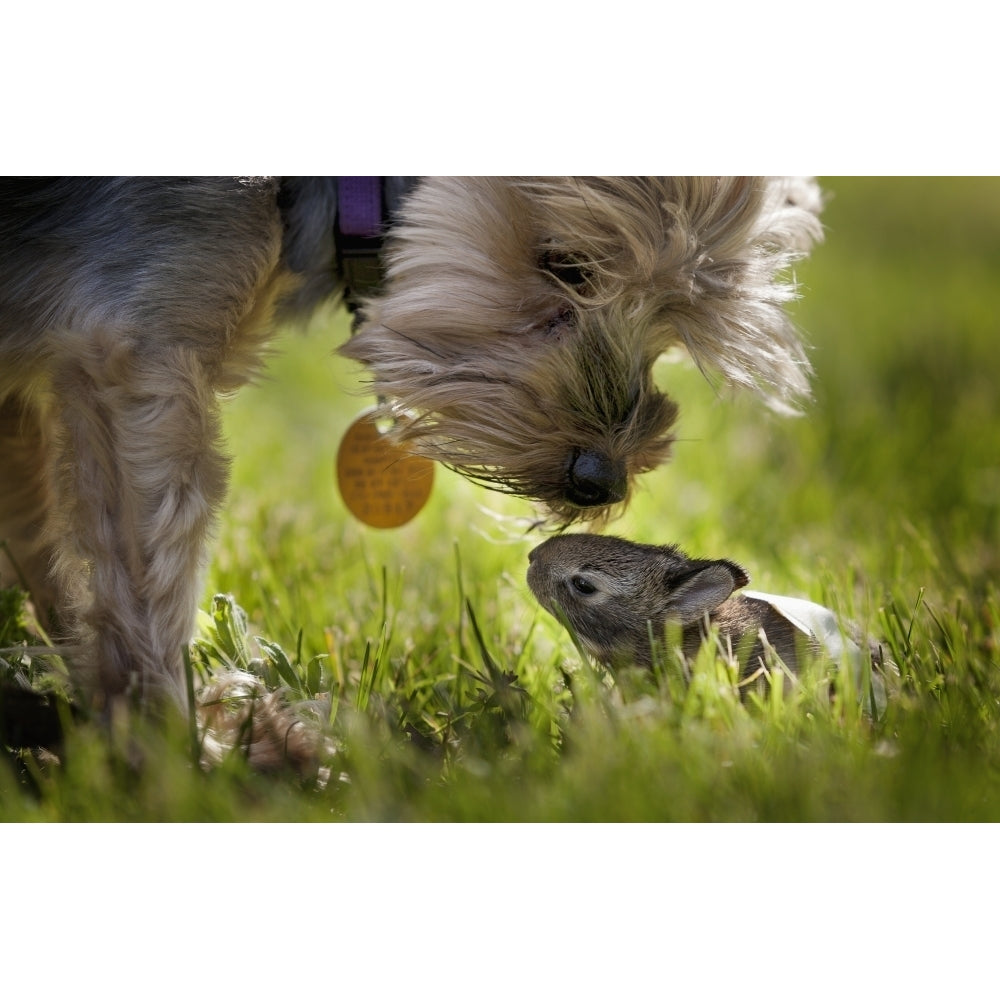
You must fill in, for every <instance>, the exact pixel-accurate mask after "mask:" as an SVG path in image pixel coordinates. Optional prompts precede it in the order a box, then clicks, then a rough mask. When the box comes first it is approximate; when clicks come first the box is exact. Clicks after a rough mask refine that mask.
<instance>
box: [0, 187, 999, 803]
mask: <svg viewBox="0 0 1000 1000" xmlns="http://www.w3.org/2000/svg"><path fill="white" fill-rule="evenodd" d="M823 183H824V187H825V188H826V190H827V192H828V197H829V202H828V207H827V211H826V213H825V220H824V221H825V225H826V231H827V236H826V241H825V243H824V244H823V245H821V246H820V247H819V248H818V249H817V250H816V252H815V254H814V255H813V257H812V258H811V259H810V260H809V261H807V262H804V263H803V264H801V265H800V266H799V268H798V273H797V277H798V281H799V283H800V285H801V288H802V293H803V295H802V298H801V300H800V301H799V302H797V303H796V304H795V306H794V307H793V310H794V315H795V319H796V322H797V323H798V324H799V326H801V327H802V329H803V330H804V331H805V332H806V334H807V337H808V340H809V342H810V343H811V345H812V351H811V356H812V359H813V362H814V365H815V369H816V379H815V396H814V399H813V400H812V402H811V403H810V404H809V405H808V407H807V408H806V410H805V413H804V414H803V415H802V416H801V417H798V418H787V417H781V416H775V415H772V414H770V413H769V412H768V411H766V410H765V409H764V408H763V407H762V406H761V405H760V404H759V403H758V402H757V401H756V400H755V399H753V398H749V397H746V396H743V395H739V394H734V393H732V392H730V391H728V390H726V389H725V388H724V387H722V386H720V385H716V384H710V383H709V382H708V381H706V380H705V379H704V378H703V377H702V376H701V375H700V374H699V373H698V372H696V371H695V370H694V369H693V368H692V367H691V366H690V365H689V364H687V363H686V362H685V361H684V360H683V359H681V358H666V359H664V360H663V361H662V362H661V364H660V366H659V369H658V373H657V374H658V380H659V381H660V383H661V384H662V385H663V386H664V387H667V388H669V391H670V392H671V394H672V395H673V396H674V398H675V399H677V400H678V401H679V403H680V405H681V420H680V424H679V428H678V435H679V441H678V443H677V445H676V448H675V455H674V460H673V461H672V463H671V464H670V465H668V466H666V467H664V468H662V469H660V470H658V471H657V472H655V473H651V474H649V475H647V476H646V477H645V478H644V481H643V483H642V486H641V490H640V492H639V494H638V495H637V496H636V498H635V500H634V501H633V503H632V504H631V505H630V507H629V509H628V510H627V511H626V512H625V513H624V514H623V516H622V517H621V518H620V519H619V520H618V521H616V522H615V523H614V524H613V525H612V527H611V530H613V531H615V532H616V533H618V534H622V535H625V536H627V537H629V538H633V539H636V540H640V541H647V542H658V543H666V542H676V543H679V544H681V545H682V546H683V547H684V548H685V549H687V550H688V551H690V552H692V553H693V554H698V555H704V556H713V557H721V556H724V557H727V558H730V559H733V560H736V561H737V562H739V563H741V564H742V565H743V566H745V567H746V568H747V569H748V571H749V573H750V575H751V578H752V586H754V587H755V588H757V589H760V590H767V591H771V592H775V593H787V594H794V595H800V596H804V597H808V598H810V599H812V600H816V601H820V602H823V603H826V604H827V605H828V606H830V607H832V608H834V609H835V610H837V611H838V612H840V613H842V614H843V615H845V616H846V617H849V618H851V619H853V620H855V621H857V622H858V623H860V624H861V625H862V626H864V627H866V628H867V629H869V630H870V631H871V632H872V633H873V634H877V635H878V636H880V637H881V638H882V639H883V641H884V647H885V649H886V652H887V655H889V656H891V658H892V659H893V661H894V662H895V663H896V664H897V665H898V667H899V671H900V677H899V681H898V683H897V684H896V685H894V687H895V690H894V692H893V696H892V697H891V699H890V702H889V705H888V708H887V711H886V713H885V715H884V717H882V718H879V719H877V720H873V719H872V718H871V717H870V716H869V715H867V714H866V713H865V712H864V711H862V709H861V708H860V707H859V705H858V703H857V699H856V698H854V697H852V696H851V692H849V691H848V692H846V693H842V694H841V695H839V696H836V697H834V698H832V699H831V698H830V697H828V696H827V690H828V685H827V683H826V681H827V679H828V674H829V671H830V670H831V669H835V668H828V667H827V666H825V665H823V664H814V665H812V666H811V667H810V668H809V670H807V671H806V674H805V675H804V677H803V679H802V682H801V683H800V684H799V685H798V686H797V687H796V688H795V689H793V690H791V691H788V692H784V693H783V694H782V696H781V697H775V698H747V699H744V700H741V699H740V698H739V695H738V693H737V691H736V689H735V687H734V684H733V683H732V678H731V676H730V674H729V673H728V671H727V669H726V667H725V665H724V663H722V662H721V661H720V660H719V659H718V658H717V657H714V656H712V655H710V653H706V655H703V656H702V657H700V658H699V659H698V660H697V661H696V663H695V664H694V666H693V668H692V670H691V671H690V672H689V675H688V676H685V675H684V674H683V672H682V671H681V669H680V667H679V665H675V666H676V669H674V667H673V666H672V667H671V669H665V670H663V671H659V672H657V673H655V674H639V673H636V672H626V673H624V674H621V675H619V676H617V677H612V676H610V675H608V674H606V673H605V672H604V671H602V670H601V669H600V668H596V667H594V666H593V665H591V664H589V663H588V662H586V661H585V660H584V659H582V658H581V656H580V655H579V653H578V652H577V651H576V649H575V647H574V645H573V643H572V641H571V639H570V637H569V636H568V635H567V634H566V633H565V632H564V631H563V630H562V629H561V628H560V626H559V625H558V624H557V623H556V622H555V621H554V620H553V619H551V618H549V617H548V616H547V615H545V614H544V613H543V612H540V611H539V609H538V608H537V606H536V605H535V602H534V600H533V598H532V596H531V594H530V592H529V591H528V589H527V586H526V584H525V579H524V574H525V569H526V566H527V553H528V551H529V550H530V548H531V547H532V546H533V545H534V544H536V543H537V541H538V540H539V538H540V536H539V535H538V532H537V531H532V530H529V529H530V526H531V524H532V523H533V518H532V510H531V507H530V505H529V504H527V503H526V502H524V501H519V500H515V499H511V498H507V497H502V496H499V495H496V494H491V493H487V492H485V491H483V490H481V489H477V488H475V487H473V486H471V485H469V484H468V483H466V482H464V481H462V480H460V479H459V478H457V477H456V476H454V475H453V474H450V473H448V472H447V471H446V470H443V469H439V470H438V471H437V474H436V484H435V489H434V492H433V495H432V497H431V500H430V502H429V504H428V506H427V507H426V508H425V509H424V511H423V512H422V513H421V514H420V515H419V516H418V517H417V518H416V519H415V520H414V521H412V522H411V523H410V524H409V525H407V526H405V527H403V528H401V529H396V530H379V529H372V528H367V527H364V526H363V525H361V524H359V523H358V522H356V521H355V520H353V519H352V517H351V516H350V515H349V513H348V512H347V511H346V510H345V508H344V507H343V505H342V503H341V500H340V498H339V496H338V494H337V490H336V487H335V483H334V478H333V466H334V461H335V457H336V452H337V446H338V442H339V440H340V437H341V436H342V435H343V433H344V431H345V429H346V428H347V426H348V425H349V423H350V422H351V420H352V419H353V418H354V416H355V415H356V414H357V413H358V412H360V410H361V409H362V408H364V407H365V406H366V405H368V403H369V402H370V400H367V399H366V398H365V397H364V395H363V394H359V380H358V378H357V373H356V372H355V371H354V370H353V368H352V367H351V366H350V365H348V364H347V363H345V362H342V361H340V360H338V359H337V358H335V357H334V356H333V353H332V351H333V348H334V347H335V345H336V344H337V343H339V342H340V341H342V340H343V339H344V338H345V337H346V336H347V323H346V319H345V318H344V316H343V315H340V314H333V315H330V316H327V317H324V318H323V319H322V320H321V321H317V322H316V323H314V324H313V326H312V328H311V329H310V330H308V331H307V332H306V333H304V334H303V333H297V332H292V331H289V332H287V333H286V334H284V335H283V336H282V338H281V339H280V341H279V343H278V345H277V346H278V348H279V350H280V354H279V355H278V356H276V357H275V359H274V361H273V363H272V364H271V366H270V369H269V372H270V375H271V376H272V377H271V378H270V379H269V380H268V381H266V382H264V383H262V384H260V385H258V386H254V387H251V388H249V389H247V390H245V391H244V392H242V393H241V394H240V395H239V396H238V397H237V398H236V399H234V400H232V401H229V402H227V405H226V426H227V433H228V437H229V439H230V441H231V442H232V450H233V452H234V454H235V456H236V458H235V462H234V466H233V473H232V489H231V496H230V501H229V505H228V508H227V510H226V512H225V515H224V517H223V518H222V520H221V523H220V525H219V528H218V531H217V538H216V543H215V547H214V557H213V561H212V564H211V566H210V569H209V572H208V578H207V581H206V587H205V592H204V601H203V608H204V610H205V616H204V621H203V630H202V634H201V640H200V644H199V646H198V648H197V649H196V651H195V654H194V663H195V665H194V669H195V670H196V671H197V670H199V669H200V670H202V671H205V672H208V671H211V670H213V669H218V665H219V663H220V662H221V660H222V658H223V654H226V653H228V654H229V655H233V654H235V655H236V656H237V657H239V655H240V648H241V647H242V645H243V644H244V642H245V644H246V646H247V648H248V649H250V650H251V653H248V654H246V658H247V659H248V660H249V659H250V658H252V655H253V654H254V650H253V648H252V643H253V641H254V637H257V636H260V637H263V638H264V639H265V640H267V645H265V647H264V648H265V650H272V654H271V655H266V654H265V655H263V656H258V657H257V659H256V660H255V661H254V662H252V663H250V664H249V665H250V667H251V668H252V669H255V670H257V671H258V672H260V674H261V676H262V677H263V678H264V679H265V681H266V682H267V683H268V684H269V685H270V686H272V687H274V686H278V685H280V684H284V685H285V686H286V687H287V688H288V697H289V698H290V699H291V700H292V701H300V702H303V703H305V702H308V703H309V704H310V705H312V706H314V707H315V708H316V710H317V711H318V712H319V713H320V715H321V717H322V718H323V720H324V722H326V723H328V730H329V735H330V738H331V747H332V754H331V757H330V759H329V760H328V761H326V762H325V763H326V764H327V765H328V768H329V776H328V777H327V776H326V772H325V771H324V773H323V775H322V776H321V778H320V779H319V780H317V779H314V778H309V777H307V778H302V777H296V776H293V775H290V774H284V773H283V774H279V775H259V774H254V773H252V772H251V771H250V770H249V769H248V768H247V767H246V765H245V762H244V761H243V760H242V758H241V757H240V755H239V753H238V752H237V753H234V754H233V755H231V757H230V758H229V759H227V760H226V761H225V762H224V763H223V764H222V765H221V766H219V767H218V768H216V769H214V770H212V771H211V772H209V773H203V772H202V771H200V770H199V769H198V768H196V767H195V766H193V765H192V763H191V751H190V741H189V733H188V730H187V728H186V726H185V725H184V723H183V720H180V721H179V722H178V723H177V725H176V726H174V727H168V729H167V730H166V731H165V732H163V731H160V730H153V729H148V727H139V729H138V730H135V731H133V732H131V733H130V734H129V737H128V738H127V739H126V737H125V736H124V735H122V734H118V733H115V734H113V735H112V739H111V740H110V741H109V740H107V739H106V738H104V737H103V736H102V735H100V734H99V733H98V732H97V731H96V730H95V729H94V728H93V727H91V726H90V725H89V724H87V723H86V722H80V723H74V724H72V725H70V726H69V733H68V736H67V740H66V745H65V748H64V753H63V754H62V757H61V761H60V763H58V764H53V763H51V762H47V763H46V762H43V763H41V764H39V763H37V762H35V761H34V760H25V759H24V758H23V757H21V758H15V757H14V756H13V755H9V759H8V762H7V763H6V764H5V765H4V766H3V767H0V817H2V818H3V819H6V820H70V821H89V820H104V821H117V820H135V821H174V820H183V821H201V820H218V821H253V820H256V821H271V820H280V821H300V820H348V821H485V822H492V821H531V822H541V821H610V822H615V821H689V822H692V821H694V822H701V821H744V822H747V821H826V822H841V821H995V820H997V819H1000V671H998V669H997V666H998V656H1000V653H998V643H1000V594H998V588H997V573H998V570H1000V544H998V543H1000V537H998V536H1000V528H998V514H1000V403H998V393H997V381H998V377H1000V350H998V346H997V341H998V333H1000V331H998V329H997V316H998V315H1000V281H998V278H997V275H998V274H1000V181H997V180H994V179H985V178H982V179H980V178H975V179H961V178H959V179H922V178H905V179H889V178H876V179H860V178H850V179H828V180H824V181H823ZM216 594H228V595H231V599H229V600H228V601H214V600H213V598H214V595H216ZM236 606H238V607H239V608H242V609H243V612H245V615H246V620H245V639H244V638H243V637H242V632H241V630H242V629H243V628H244V622H243V620H242V618H241V615H240V613H239V612H238V611H237V610H235V609H236ZM213 611H214V613H215V615H216V616H217V617H216V619H215V624H213V619H212V614H213ZM219 623H221V626H222V631H223V633H224V632H225V631H226V629H227V628H229V629H235V630H236V632H237V638H236V640H235V641H233V640H228V641H227V640H226V639H225V636H224V635H220V633H219V631H218V628H219ZM275 646H276V647H280V650H281V651H282V652H283V654H284V655H283V656H281V655H279V654H278V653H277V652H276V651H274V650H275ZM147 729H148V731H147ZM136 759H140V760H141V761H142V764H141V766H139V767H136V766H135V761H136Z"/></svg>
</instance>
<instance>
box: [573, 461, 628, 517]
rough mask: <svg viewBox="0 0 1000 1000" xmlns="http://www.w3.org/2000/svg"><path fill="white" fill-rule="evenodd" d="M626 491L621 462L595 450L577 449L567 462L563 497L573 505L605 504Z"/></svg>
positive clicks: (616, 498) (626, 476) (622, 497)
mask: <svg viewBox="0 0 1000 1000" xmlns="http://www.w3.org/2000/svg"><path fill="white" fill-rule="evenodd" d="M627 493H628V474H627V473H626V471H625V466H624V464H623V463H621V462H615V461H612V460H611V459H610V458H608V457H607V455H602V454H601V453H600V452H596V451H576V452H574V454H573V461H572V462H571V463H570V467H569V474H568V476H567V483H566V500H567V501H568V502H569V503H571V504H573V505H574V506H576V507H606V506H607V505H608V504H613V503H620V502H621V501H622V500H624V499H625V497H626V495H627Z"/></svg>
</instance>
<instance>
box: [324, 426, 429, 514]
mask: <svg viewBox="0 0 1000 1000" xmlns="http://www.w3.org/2000/svg"><path fill="white" fill-rule="evenodd" d="M337 485H338V487H339V488H340V495H341V497H343V499H344V503H345V504H346V505H347V509H348V510H349V511H350V512H351V513H352V514H353V515H354V516H355V517H356V518H357V519H358V520H359V521H361V522H362V523H364V524H367V525H370V526H371V527H373V528H398V527H400V525H403V524H406V522H407V521H409V520H411V519H412V518H413V517H415V516H416V515H417V514H419V513H420V511H421V510H422V509H423V506H424V504H426V503H427V498H428V497H429V496H430V495H431V487H432V486H433V485H434V463H433V462H432V461H430V459H427V458H423V457H421V456H420V455H411V454H410V453H409V452H408V451H404V450H403V449H402V448H399V447H397V446H396V445H394V444H392V443H391V442H390V441H389V440H388V438H387V437H386V436H385V435H384V434H383V433H382V431H380V430H379V428H378V422H377V416H376V413H375V411H374V410H368V411H367V412H365V413H362V414H361V416H360V417H358V418H357V419H356V420H355V421H354V423H353V424H351V426H350V427H348V428H347V432H346V433H345V434H344V439H343V440H342V441H341V442H340V448H339V449H338V450H337Z"/></svg>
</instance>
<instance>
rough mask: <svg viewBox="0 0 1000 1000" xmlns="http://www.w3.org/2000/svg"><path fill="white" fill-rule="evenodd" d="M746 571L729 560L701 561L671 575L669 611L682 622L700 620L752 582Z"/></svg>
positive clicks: (673, 617) (686, 623)
mask: <svg viewBox="0 0 1000 1000" xmlns="http://www.w3.org/2000/svg"><path fill="white" fill-rule="evenodd" d="M749 582H750V580H749V577H748V576H747V574H746V572H745V571H744V570H743V569H742V568H741V567H740V566H737V565H736V563H733V562H730V561H729V560H728V559H713V560H710V561H709V560H704V561H701V560H700V561H697V562H696V563H695V565H694V568H692V569H691V570H690V572H688V573H685V574H684V575H683V576H682V577H680V578H677V577H676V576H674V577H672V578H671V577H669V576H668V577H667V578H665V579H664V585H665V587H666V590H667V614H668V615H669V616H670V617H671V618H672V619H674V620H675V621H679V622H680V623H681V624H682V625H692V624H694V623H695V622H700V621H701V620H702V619H703V618H704V617H705V615H710V614H711V613H712V612H713V611H715V609H716V608H718V607H719V605H720V604H722V602H723V601H725V600H727V599H728V598H729V597H731V596H732V593H733V591H734V590H736V589H737V588H739V587H744V586H746V584H747V583H749Z"/></svg>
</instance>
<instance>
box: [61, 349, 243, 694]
mask: <svg viewBox="0 0 1000 1000" xmlns="http://www.w3.org/2000/svg"><path fill="white" fill-rule="evenodd" d="M159 343H161V344H162V341H159ZM157 344H158V342H157V340H156V339H155V338H149V339H143V340H140V339H139V338H131V337H123V336H121V335H120V334H115V335H97V336H93V335H91V336H89V337H88V338H87V340H86V341H85V342H83V343H81V344H77V345H76V349H75V350H73V351H72V352H67V355H65V356H64V360H63V361H62V363H61V364H60V367H59V368H58V370H57V371H56V372H55V375H54V379H53V388H54V401H55V411H54V417H55V421H56V426H57V428H58V430H57V441H56V477H55V478H56V491H55V492H56V504H55V511H54V513H53V518H52V521H51V525H50V528H51V535H50V537H51V539H52V541H53V544H54V547H55V550H56V564H55V568H56V574H57V577H58V579H59V581H60V583H61V586H62V590H63V593H64V595H65V599H66V602H67V605H68V606H67V608H66V609H65V610H66V612H67V614H66V618H67V619H68V620H69V621H71V622H73V623H74V625H75V628H76V630H77V633H78V634H77V638H78V640H79V641H80V642H82V644H83V649H84V653H83V654H82V656H81V657H80V661H81V662H80V663H79V667H80V668H82V670H83V672H84V673H83V678H84V680H85V683H86V684H87V686H89V688H90V689H91V691H93V692H94V694H95V695H96V698H97V704H98V706H99V707H107V706H108V704H109V703H110V702H111V701H114V700H117V699H120V698H122V697H124V696H128V697H129V698H132V697H137V698H140V699H141V700H142V701H143V703H146V704H148V703H150V702H152V703H155V702H156V701H157V700H158V699H160V698H162V696H164V695H166V696H173V697H174V698H176V699H177V700H178V701H180V702H181V703H183V701H184V698H185V696H184V690H185V686H184V682H183V675H182V650H183V647H184V645H185V644H186V643H187V642H188V641H189V640H190V637H191V634H192V630H193V624H194V615H195V611H196V606H197V600H198V596H199V594H198V588H199V583H200V570H201V565H202V559H203V546H204V543H205V538H206V535H207V533H208V530H209V526H210V523H211V520H212V517H213V515H214V513H215V511H216V509H217V507H218V505H219V503H220V502H221V500H222V498H223V495H224V492H225V484H226V474H227V464H226V461H225V459H224V457H223V456H222V455H221V452H220V450H219V437H220V426H219V412H218V404H217V401H216V397H215V393H214V391H213V384H212V378H211V373H210V372H209V371H208V370H207V369H206V367H205V365H204V363H203V362H202V361H201V360H200V359H199V357H198V356H197V354H196V353H195V351H194V350H192V349H191V348H184V347H180V346H176V345H171V346H170V347H169V348H168V349H163V348H161V347H158V346H157ZM75 665H76V664H75Z"/></svg>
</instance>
